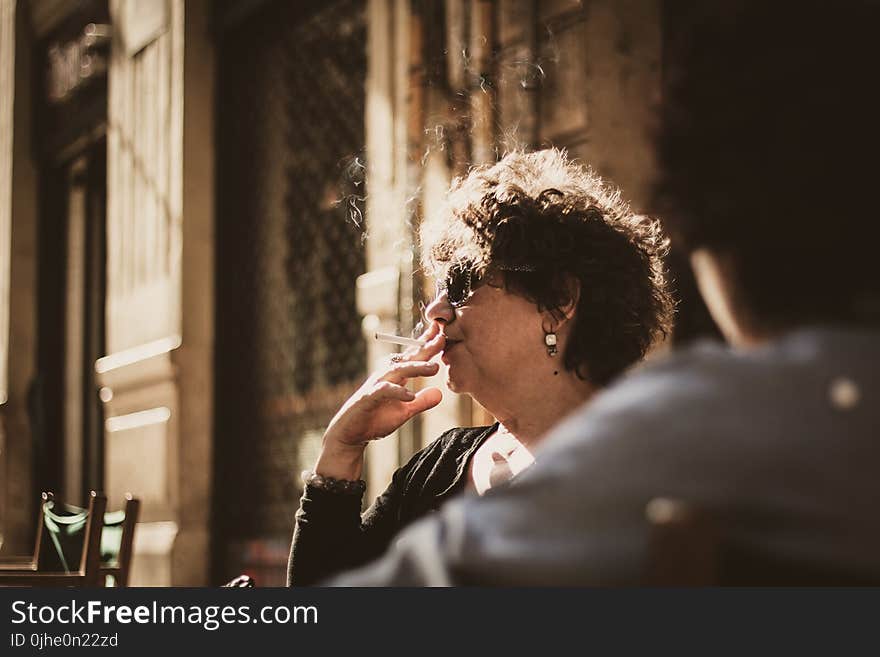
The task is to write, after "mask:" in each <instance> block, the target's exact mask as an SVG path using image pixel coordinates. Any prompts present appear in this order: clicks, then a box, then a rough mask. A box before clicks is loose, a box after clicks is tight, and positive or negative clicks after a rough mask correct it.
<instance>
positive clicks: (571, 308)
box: [559, 276, 581, 322]
mask: <svg viewBox="0 0 880 657" xmlns="http://www.w3.org/2000/svg"><path fill="white" fill-rule="evenodd" d="M564 285H565V298H566V299H568V301H566V303H565V304H563V305H562V306H560V307H559V310H560V311H561V312H562V319H561V321H566V322H567V321H568V320H570V319H572V318H573V317H574V315H575V313H576V312H577V307H578V302H579V301H580V299H581V282H580V281H579V280H578V279H577V278H575V277H574V276H566V277H565V282H564Z"/></svg>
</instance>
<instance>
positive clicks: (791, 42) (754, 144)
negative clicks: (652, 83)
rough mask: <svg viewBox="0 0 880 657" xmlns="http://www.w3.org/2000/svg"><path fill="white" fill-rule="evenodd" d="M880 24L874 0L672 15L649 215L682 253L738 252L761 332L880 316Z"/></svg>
mask: <svg viewBox="0 0 880 657" xmlns="http://www.w3.org/2000/svg"><path fill="white" fill-rule="evenodd" d="M878 21H880V4H878V3H877V2H876V0H843V1H841V2H837V3H833V4H831V5H830V4H829V3H827V2H822V1H821V0H796V1H794V0H774V2H767V1H766V0H712V1H711V2H709V1H707V0H699V1H692V2H689V3H688V2H680V3H677V4H676V5H675V11H674V12H672V11H670V13H669V15H668V16H667V17H666V31H667V33H666V45H665V50H664V67H665V72H664V77H665V80H664V89H663V104H662V106H661V108H660V111H659V113H658V118H659V122H658V126H657V128H658V129H657V132H656V148H657V159H658V163H659V171H660V175H659V176H658V177H657V179H656V181H655V189H654V195H655V200H654V208H655V210H656V211H658V212H659V213H660V215H661V217H662V220H663V224H664V227H665V228H666V230H667V231H668V232H669V234H670V235H671V237H672V239H673V241H674V243H675V244H676V246H682V247H683V248H684V249H685V250H688V251H691V250H694V249H697V248H706V249H709V250H710V251H714V252H717V253H719V254H723V255H725V256H727V257H728V258H729V259H730V262H731V263H732V265H733V269H732V280H731V282H732V283H733V284H734V291H735V295H736V300H737V302H738V308H739V309H740V310H741V311H744V312H745V315H747V317H748V320H749V321H750V322H752V323H753V324H755V325H756V327H758V328H763V329H771V330H774V329H784V328H786V327H790V326H793V325H798V324H803V323H807V322H813V321H829V320H831V321H834V322H838V321H843V322H853V321H854V322H856V323H864V322H865V321H870V322H877V321H878V320H880V277H878V276H877V273H876V266H875V264H874V263H875V261H876V252H877V250H878V249H877V244H878V239H880V235H878V225H880V223H878V222H877V221H876V217H875V216H874V215H875V214H876V212H875V211H874V210H873V206H874V204H875V202H876V201H875V195H876V191H875V190H876V186H877V181H876V179H877V173H876V172H877V165H876V157H877V153H878V151H880V121H878V119H877V117H878V116H880V102H878V95H877V93H876V90H875V89H874V86H875V85H873V84H872V83H871V82H869V81H870V80H873V79H875V78H876V73H877V62H878V61H880V40H878V39H877V37H876V26H877V24H878ZM872 318H873V319H872Z"/></svg>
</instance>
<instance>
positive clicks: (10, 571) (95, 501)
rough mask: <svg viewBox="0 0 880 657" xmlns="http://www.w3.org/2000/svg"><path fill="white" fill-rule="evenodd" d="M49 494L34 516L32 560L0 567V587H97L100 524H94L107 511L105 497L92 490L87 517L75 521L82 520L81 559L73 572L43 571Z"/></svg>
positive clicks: (44, 497) (44, 496) (17, 561)
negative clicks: (35, 532)
mask: <svg viewBox="0 0 880 657" xmlns="http://www.w3.org/2000/svg"><path fill="white" fill-rule="evenodd" d="M52 502H53V500H52V496H51V494H47V493H44V494H43V504H42V505H41V508H40V513H39V516H38V520H37V524H38V526H39V527H38V530H39V531H38V533H37V539H36V545H35V548H34V554H33V557H32V558H31V559H30V560H29V561H28V562H24V561H22V560H13V561H12V562H9V561H7V562H5V563H4V564H3V565H2V566H0V586H40V587H47V586H48V587H62V586H77V587H86V586H88V587H94V586H98V585H99V581H100V570H101V559H100V547H101V533H102V530H103V525H102V523H100V522H97V521H96V518H102V517H103V516H104V511H105V510H106V509H107V498H106V497H105V496H104V495H103V494H101V493H96V492H95V491H92V493H91V495H90V496H89V506H88V509H87V511H86V513H87V515H86V516H85V517H84V518H82V519H77V521H78V522H81V521H84V532H83V548H82V556H81V558H80V560H79V568H78V570H76V571H74V572H62V571H46V570H44V569H43V568H42V566H43V563H44V560H45V557H44V555H45V554H46V544H45V542H44V536H43V535H44V534H45V533H46V530H47V527H46V520H45V515H46V510H47V506H48V505H50V504H52Z"/></svg>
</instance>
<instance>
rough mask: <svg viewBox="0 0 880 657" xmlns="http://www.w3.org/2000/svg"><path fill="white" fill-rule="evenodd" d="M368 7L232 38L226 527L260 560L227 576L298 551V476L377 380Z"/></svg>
mask: <svg viewBox="0 0 880 657" xmlns="http://www.w3.org/2000/svg"><path fill="white" fill-rule="evenodd" d="M364 9H365V3H364V1H363V0H339V1H335V2H332V3H328V2H321V3H317V2H315V3H290V2H286V1H281V0H279V1H278V2H275V3H270V4H268V6H265V7H263V9H262V10H261V11H260V12H259V13H258V14H257V15H254V16H251V17H250V18H248V19H247V20H246V22H244V23H240V24H239V25H236V26H234V27H232V28H230V29H228V30H227V31H226V32H225V33H224V34H223V35H222V42H221V47H220V58H219V76H220V81H219V94H218V101H219V107H218V133H217V134H218V142H217V143H218V159H217V173H218V179H219V186H218V188H219V192H218V203H217V207H218V211H217V249H218V258H217V277H216V280H217V344H216V353H217V357H216V371H217V382H216V401H217V405H216V406H217V412H216V420H217V422H216V459H215V477H216V484H217V485H216V490H217V493H216V495H215V523H214V526H215V531H216V541H215V543H216V544H218V545H224V544H226V545H230V544H245V543H244V542H246V544H247V545H249V546H251V547H250V548H249V549H248V551H247V553H246V554H239V555H238V557H236V555H235V554H232V555H230V554H227V553H225V552H224V551H223V550H220V551H219V552H218V553H217V555H215V556H216V557H218V559H219V561H220V564H218V570H217V571H216V572H215V575H216V576H217V578H218V579H220V578H224V577H225V578H226V579H228V577H231V576H232V575H234V574H237V572H232V571H233V570H234V569H237V568H245V569H246V567H247V563H246V562H247V561H248V556H247V555H248V554H255V553H262V554H274V555H276V556H277V553H278V551H277V550H266V551H263V552H260V550H255V549H253V542H252V541H253V540H254V539H259V537H265V540H266V541H267V544H268V542H271V541H277V540H279V539H280V538H281V537H283V538H284V539H285V540H288V539H289V533H290V531H291V529H292V522H293V513H294V511H295V509H296V505H297V500H298V491H299V490H300V483H299V481H298V477H297V475H298V472H299V471H300V470H301V469H303V468H305V467H308V466H309V465H311V463H310V462H308V461H307V460H306V459H307V458H309V455H311V454H313V453H314V449H315V445H314V442H315V441H316V440H320V434H321V429H322V428H323V427H324V426H325V425H326V423H327V422H328V421H329V419H330V417H332V414H333V413H335V411H336V409H337V408H338V406H339V405H340V404H341V402H342V401H343V400H344V399H345V398H346V397H347V396H348V394H350V392H351V391H352V390H353V389H354V388H355V387H356V385H357V384H358V383H359V382H360V380H361V379H362V378H363V376H364V372H365V360H366V354H365V345H364V342H363V339H362V337H361V329H360V324H361V322H360V320H361V318H360V317H359V315H358V313H357V310H356V306H355V279H356V278H357V276H359V275H360V274H362V273H363V272H364V270H365V255H364V247H363V240H362V237H363V230H362V214H361V213H362V198H363V194H364V191H363V187H364V176H363V173H364V169H363V165H364V162H363V157H362V155H361V152H362V148H363V145H364V85H365V77H366V51H365V48H366V27H365V14H364ZM248 541H250V542H248ZM224 561H225V563H223V562H224ZM252 565H253V566H254V567H257V566H256V565H255V564H252ZM277 566H278V564H274V565H272V564H270V565H269V566H268V568H269V570H270V571H272V572H276V571H274V570H272V569H273V568H275V567H277ZM259 567H260V568H261V569H263V570H264V571H265V569H266V568H267V566H266V564H260V565H259ZM281 572H282V573H283V571H281ZM279 576H280V575H279ZM259 583H260V584H261V585H262V584H264V582H259Z"/></svg>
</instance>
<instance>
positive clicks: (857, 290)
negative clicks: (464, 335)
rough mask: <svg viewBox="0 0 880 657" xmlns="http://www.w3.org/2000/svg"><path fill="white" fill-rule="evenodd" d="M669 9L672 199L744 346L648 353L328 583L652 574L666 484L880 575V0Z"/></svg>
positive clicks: (856, 575) (716, 304)
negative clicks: (491, 485) (529, 446)
mask: <svg viewBox="0 0 880 657" xmlns="http://www.w3.org/2000/svg"><path fill="white" fill-rule="evenodd" d="M672 6H673V7H675V8H676V12H677V13H676V14H675V20H674V21H673V23H674V27H673V28H672V29H673V31H672V32H670V33H669V34H668V37H669V41H668V50H667V52H665V53H664V66H665V67H666V70H665V74H666V79H665V91H664V95H663V105H662V108H661V109H660V111H659V125H658V129H657V141H656V145H657V154H658V161H659V166H660V171H661V175H660V177H659V179H658V181H657V185H656V192H657V207H658V209H660V210H662V212H661V215H662V216H661V218H663V219H664V220H665V221H666V223H667V226H668V227H669V229H670V231H671V234H672V238H673V240H676V239H677V240H678V243H679V244H681V245H682V246H683V247H684V248H686V249H687V250H688V251H689V253H690V261H691V264H692V267H693V269H694V272H695V275H696V277H697V280H698V283H699V286H700V289H701V293H702V295H703V296H704V298H705V300H706V302H707V305H708V307H709V309H710V311H711V313H712V314H713V317H714V318H715V320H716V322H717V323H718V325H719V327H720V328H721V330H722V332H723V333H724V335H725V337H726V339H727V341H728V342H729V347H724V346H720V345H708V344H703V345H697V346H694V347H693V348H691V349H688V350H686V351H683V352H676V353H673V354H672V355H671V356H670V357H669V358H667V359H665V360H664V361H663V362H658V363H653V364H647V365H646V366H644V367H642V368H640V369H639V370H638V371H637V372H635V373H633V374H632V375H630V376H628V377H625V378H624V379H622V380H621V381H619V382H618V383H617V384H616V385H614V386H612V387H611V388H610V389H608V390H606V391H604V392H602V393H600V394H598V395H596V397H595V398H594V399H592V400H591V402H590V404H589V405H587V406H586V407H584V408H583V409H582V410H580V411H579V412H578V413H576V414H574V415H572V416H570V417H569V419H567V420H566V421H564V422H563V423H562V425H560V426H559V427H557V428H556V429H555V430H553V431H552V433H551V435H550V436H548V437H547V438H546V439H545V440H544V441H543V442H542V444H541V449H540V450H538V452H537V453H536V458H537V462H536V464H535V466H534V467H533V468H531V469H530V470H529V471H528V472H526V473H524V474H523V476H522V477H519V478H518V480H517V481H516V482H515V484H514V485H511V486H509V487H508V488H507V489H506V490H503V491H498V492H497V494H492V493H490V494H488V495H486V496H484V497H482V498H470V499H462V500H456V501H453V502H450V503H449V504H448V505H446V506H445V507H444V508H443V509H442V510H441V511H440V513H438V514H435V516H433V517H432V518H430V519H428V520H425V521H422V522H420V523H418V524H416V525H414V526H413V527H411V528H409V529H408V530H407V531H406V532H404V533H403V534H402V535H401V536H400V537H399V538H398V540H397V541H395V545H394V548H393V549H392V550H391V551H390V552H389V553H388V554H387V555H386V556H385V557H384V558H383V559H381V560H380V561H378V562H377V563H375V564H372V565H371V566H368V567H366V568H364V569H362V570H360V571H356V572H353V573H348V574H345V575H343V576H341V577H339V578H337V579H335V580H333V581H332V582H331V583H332V584H338V585H347V586H363V585H448V584H504V585H617V584H634V583H638V582H640V581H644V580H642V579H641V578H642V573H643V572H644V569H645V564H646V561H647V558H648V545H649V543H648V538H649V526H648V523H647V522H646V520H645V507H646V504H647V503H648V502H649V501H650V500H651V499H653V498H655V497H657V496H668V497H673V498H679V499H682V500H685V501H687V502H690V503H692V504H693V505H695V506H696V507H697V508H702V509H706V510H708V512H709V513H710V514H712V515H713V516H715V517H717V518H721V519H723V521H724V526H725V527H726V529H727V531H728V532H729V535H728V536H727V538H728V539H729V540H730V541H735V542H737V543H739V544H741V545H743V546H748V547H751V548H753V549H756V550H759V551H760V552H762V553H763V554H765V555H767V556H768V557H770V558H776V559H777V560H781V561H782V562H785V563H798V564H810V566H811V567H813V568H815V569H817V570H818V569H825V570H826V571H833V572H837V573H839V574H841V576H842V578H843V579H844V580H846V581H852V580H853V579H855V580H859V581H878V580H880V514H878V513H877V509H876V502H877V500H878V499H880V477H878V476H877V467H876V464H877V463H878V462H880V440H878V437H880V436H878V427H880V399H878V395H880V367H878V364H880V328H878V327H880V275H878V273H877V269H876V265H875V262H876V251H877V245H878V229H877V226H878V218H877V216H876V215H877V209H876V207H875V205H876V200H875V193H876V192H875V190H876V185H877V183H876V176H877V165H876V157H877V154H878V153H880V139H878V137H880V121H878V119H877V117H878V116H880V104H878V95H877V94H876V93H875V90H874V86H875V80H876V74H877V65H878V62H880V40H878V39H877V38H876V34H875V32H876V26H877V25H878V24H880V12H878V4H877V3H876V2H856V1H847V2H839V3H835V4H833V5H829V4H828V3H825V2H815V1H799V2H765V1H764V0H758V1H754V2H750V1H713V2H704V1H702V0H701V1H699V2H693V3H690V4H689V5H685V4H683V3H673V4H672Z"/></svg>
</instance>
